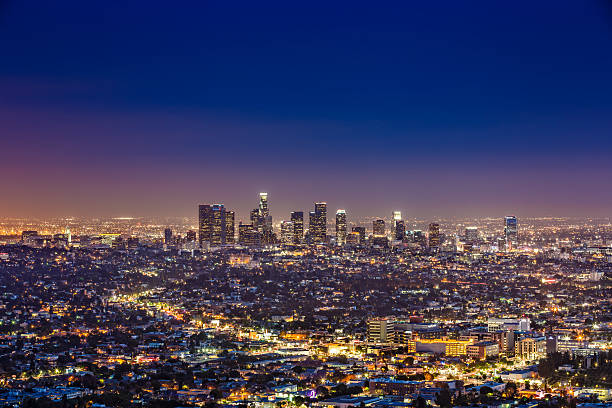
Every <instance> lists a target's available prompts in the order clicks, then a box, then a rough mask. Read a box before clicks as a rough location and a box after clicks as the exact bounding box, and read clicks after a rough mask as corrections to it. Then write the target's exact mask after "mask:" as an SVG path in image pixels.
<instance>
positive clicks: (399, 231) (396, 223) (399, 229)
mask: <svg viewBox="0 0 612 408" xmlns="http://www.w3.org/2000/svg"><path fill="white" fill-rule="evenodd" d="M391 234H392V235H393V237H394V238H395V239H396V240H397V241H401V240H403V239H404V235H406V227H405V225H404V221H402V212H401V211H393V229H392V230H391Z"/></svg>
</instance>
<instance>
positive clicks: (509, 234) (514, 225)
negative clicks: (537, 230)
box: [504, 215, 518, 250]
mask: <svg viewBox="0 0 612 408" xmlns="http://www.w3.org/2000/svg"><path fill="white" fill-rule="evenodd" d="M504 236H505V238H506V249H507V250H510V249H515V248H516V246H517V245H518V220H517V219H516V217H515V216H514V215H508V216H506V218H505V224H504Z"/></svg>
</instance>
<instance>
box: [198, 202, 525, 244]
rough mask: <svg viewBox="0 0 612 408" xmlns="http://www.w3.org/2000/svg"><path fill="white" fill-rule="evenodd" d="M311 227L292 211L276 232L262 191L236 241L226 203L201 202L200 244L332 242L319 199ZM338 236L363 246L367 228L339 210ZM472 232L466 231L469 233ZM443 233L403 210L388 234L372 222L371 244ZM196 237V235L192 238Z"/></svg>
mask: <svg viewBox="0 0 612 408" xmlns="http://www.w3.org/2000/svg"><path fill="white" fill-rule="evenodd" d="M308 221H309V223H308V230H306V231H305V229H304V212H302V211H293V212H291V218H290V220H289V221H282V222H281V224H280V237H277V234H276V233H275V232H274V228H273V225H272V216H271V215H270V210H269V207H268V193H259V204H258V206H257V208H254V209H253V210H251V213H250V223H248V224H246V223H242V222H241V223H240V224H239V225H238V240H237V241H236V228H235V213H234V211H230V210H228V209H226V208H225V206H224V205H223V204H202V205H200V206H199V208H198V238H199V244H200V247H206V246H220V245H227V244H235V243H239V244H241V245H268V244H277V243H282V244H303V243H306V244H324V243H328V242H330V239H329V238H330V237H329V236H328V235H327V203H325V202H318V203H315V205H314V211H310V213H309V214H308ZM335 221H336V222H335V236H334V237H331V238H332V240H333V241H335V243H336V244H337V245H346V244H351V245H361V244H364V243H365V242H366V228H365V227H361V226H357V227H353V228H352V230H351V232H349V231H348V228H347V219H346V211H345V210H342V209H340V210H337V211H336V220H335ZM468 234H469V232H468V231H467V230H466V235H468ZM443 237H444V236H443V234H441V233H440V224H438V223H430V224H429V228H428V231H427V234H425V233H424V232H423V231H418V230H417V231H408V230H407V229H406V224H405V222H404V221H403V220H402V214H401V212H400V211H393V225H392V226H391V229H390V231H389V234H387V230H386V225H385V220H383V219H377V220H374V221H373V223H372V235H371V236H370V237H369V240H370V243H371V244H372V245H380V246H387V245H388V243H389V239H391V240H392V241H396V242H398V241H399V242H414V243H419V244H421V245H424V246H428V247H429V248H432V249H438V248H439V247H440V245H441V244H442V240H443ZM193 238H195V237H193ZM504 241H505V242H504V244H505V247H506V248H508V249H513V248H515V247H516V245H517V243H518V222H517V218H516V217H515V216H507V217H505V219H504Z"/></svg>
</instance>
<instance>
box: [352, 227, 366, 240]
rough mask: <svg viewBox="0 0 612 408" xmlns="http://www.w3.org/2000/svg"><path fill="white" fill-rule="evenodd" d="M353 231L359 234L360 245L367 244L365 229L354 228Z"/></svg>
mask: <svg viewBox="0 0 612 408" xmlns="http://www.w3.org/2000/svg"><path fill="white" fill-rule="evenodd" d="M352 231H353V232H356V233H358V234H359V244H363V243H365V237H366V229H365V227H353V229H352Z"/></svg>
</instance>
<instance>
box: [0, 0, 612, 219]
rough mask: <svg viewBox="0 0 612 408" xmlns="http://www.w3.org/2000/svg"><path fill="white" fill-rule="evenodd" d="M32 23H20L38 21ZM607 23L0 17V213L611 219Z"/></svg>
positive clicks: (479, 8) (208, 8)
mask: <svg viewBox="0 0 612 408" xmlns="http://www.w3.org/2000/svg"><path fill="white" fill-rule="evenodd" d="M34 4H35V6H34ZM611 21H612V20H611V13H610V6H609V3H608V2H605V1H582V2H570V1H561V2H559V1H556V2H551V1H544V2H535V3H534V2H529V1H519V2H514V3H512V4H509V3H503V2H490V1H476V2H470V3H469V4H460V3H454V2H446V1H445V2H441V3H426V4H403V3H388V4H383V5H376V6H374V5H373V4H371V3H368V2H351V4H350V5H347V4H346V3H344V2H338V3H334V4H328V3H318V4H317V3H314V4H308V5H306V4H304V5H297V4H292V3H291V2H289V3H288V2H268V3H264V4H260V3H257V4H249V3H247V2H241V3H240V4H239V5H237V4H226V3H219V2H217V3H215V2H193V3H189V5H185V6H184V7H169V6H168V5H165V4H161V3H152V4H151V3H147V5H146V6H145V5H144V3H139V2H134V3H130V4H120V3H114V4H113V3H111V4H106V3H98V4H89V3H83V2H78V1H66V2H61V3H60V4H57V3H53V4H52V3H48V4H46V3H42V4H39V2H17V1H5V2H2V4H1V6H0V22H1V24H0V45H1V47H2V50H3V52H2V53H3V58H2V64H0V90H1V91H0V122H1V123H2V128H1V138H2V142H3V145H2V149H0V167H1V168H2V170H3V173H4V174H5V175H7V176H6V177H4V179H3V194H2V197H3V198H2V200H0V213H2V214H3V215H6V216H26V217H27V216H39V217H48V216H75V215H86V216H152V215H154V216H191V217H195V210H194V209H195V205H196V204H197V203H201V202H223V203H226V204H227V205H230V206H232V208H235V209H236V211H237V214H238V216H239V218H241V219H245V218H246V217H248V210H249V205H250V204H248V201H249V200H250V199H251V197H252V196H253V195H254V194H257V192H259V191H268V192H270V194H271V197H273V205H274V206H273V209H274V211H277V212H278V213H288V212H289V211H290V210H292V209H295V208H302V209H306V208H309V207H310V206H311V205H312V203H313V202H314V201H321V200H323V201H328V202H329V203H330V207H337V208H347V209H350V211H351V212H352V213H353V214H354V215H356V216H380V215H384V214H388V213H389V211H391V210H392V209H397V208H400V209H402V210H403V211H404V213H405V214H410V215H413V216H417V217H434V216H483V215H488V216H501V215H504V214H507V213H516V214H522V215H524V216H550V215H557V216H609V213H610V208H611V206H612V188H611V187H612V181H611V180H612V178H611V177H610V174H612V161H611V160H609V158H610V155H611V154H612V139H611V138H610V137H609V136H610V133H611V130H612V126H611V125H612V115H610V112H611V108H612V98H611V97H610V95H612V77H611V76H610V75H609V73H610V72H612V55H611V53H610V51H609V50H610V46H609V45H610V40H611V39H612V28H611V27H612V22H611Z"/></svg>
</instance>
